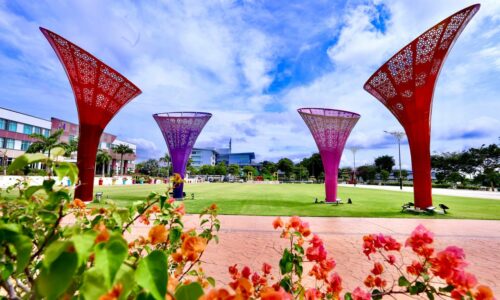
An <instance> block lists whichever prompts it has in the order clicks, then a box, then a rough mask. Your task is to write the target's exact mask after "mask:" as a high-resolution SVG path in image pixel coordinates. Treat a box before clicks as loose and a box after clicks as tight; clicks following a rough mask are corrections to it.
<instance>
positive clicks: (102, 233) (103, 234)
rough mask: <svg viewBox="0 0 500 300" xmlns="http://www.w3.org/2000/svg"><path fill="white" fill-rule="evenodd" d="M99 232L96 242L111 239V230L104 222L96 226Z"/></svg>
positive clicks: (95, 228)
mask: <svg viewBox="0 0 500 300" xmlns="http://www.w3.org/2000/svg"><path fill="white" fill-rule="evenodd" d="M94 230H96V231H97V232H98V233H99V234H98V235H97V236H96V238H95V240H94V243H96V244H99V243H100V242H106V241H108V240H109V232H108V229H107V228H106V225H104V223H99V225H96V226H95V227H94Z"/></svg>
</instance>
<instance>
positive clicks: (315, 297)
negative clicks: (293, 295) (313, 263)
mask: <svg viewBox="0 0 500 300" xmlns="http://www.w3.org/2000/svg"><path fill="white" fill-rule="evenodd" d="M304 296H305V297H306V300H319V299H321V292H320V291H318V290H317V289H315V288H310V289H308V290H307V291H306V293H305V295H304Z"/></svg>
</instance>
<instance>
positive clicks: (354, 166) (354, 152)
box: [349, 146, 360, 186]
mask: <svg viewBox="0 0 500 300" xmlns="http://www.w3.org/2000/svg"><path fill="white" fill-rule="evenodd" d="M359 149H360V147H356V146H353V147H350V148H349V150H351V152H352V158H353V167H352V174H353V176H352V179H353V183H354V186H356V182H357V181H358V180H357V177H356V152H357V151H358V150H359Z"/></svg>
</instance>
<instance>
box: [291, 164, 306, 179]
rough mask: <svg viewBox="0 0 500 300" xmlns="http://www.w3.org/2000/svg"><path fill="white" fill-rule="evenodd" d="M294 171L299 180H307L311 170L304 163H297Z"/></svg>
mask: <svg viewBox="0 0 500 300" xmlns="http://www.w3.org/2000/svg"><path fill="white" fill-rule="evenodd" d="M293 173H295V178H297V179H299V180H304V179H305V180H307V179H308V178H309V171H308V170H307V168H306V167H305V166H303V165H300V164H297V165H296V166H295V167H294V168H293Z"/></svg>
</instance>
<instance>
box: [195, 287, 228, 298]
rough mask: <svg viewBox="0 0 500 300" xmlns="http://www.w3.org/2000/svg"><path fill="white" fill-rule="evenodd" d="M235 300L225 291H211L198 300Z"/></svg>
mask: <svg viewBox="0 0 500 300" xmlns="http://www.w3.org/2000/svg"><path fill="white" fill-rule="evenodd" d="M230 299H235V297H234V296H231V295H230V294H229V292H228V291H227V290H226V289H212V290H210V291H209V292H208V293H207V294H205V295H203V296H201V297H200V299H199V300H230Z"/></svg>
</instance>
